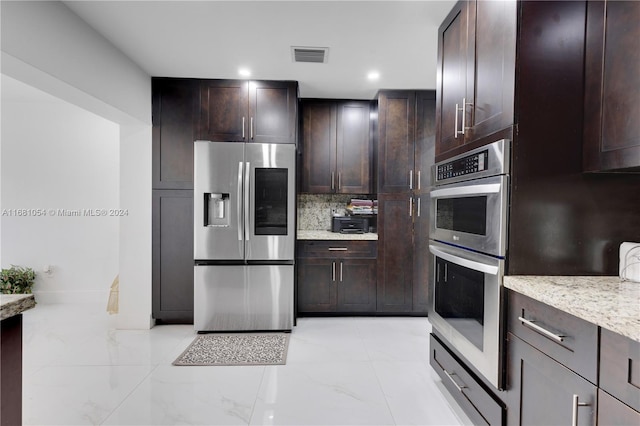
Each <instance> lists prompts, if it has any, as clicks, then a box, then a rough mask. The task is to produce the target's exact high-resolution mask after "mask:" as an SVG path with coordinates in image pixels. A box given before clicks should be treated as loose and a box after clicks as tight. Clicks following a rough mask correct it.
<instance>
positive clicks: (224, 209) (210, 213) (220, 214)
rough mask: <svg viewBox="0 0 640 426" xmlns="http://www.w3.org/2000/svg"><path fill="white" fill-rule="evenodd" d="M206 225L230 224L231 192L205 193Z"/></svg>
mask: <svg viewBox="0 0 640 426" xmlns="http://www.w3.org/2000/svg"><path fill="white" fill-rule="evenodd" d="M204 209H205V211H204V226H229V194H225V193H210V192H205V194H204Z"/></svg>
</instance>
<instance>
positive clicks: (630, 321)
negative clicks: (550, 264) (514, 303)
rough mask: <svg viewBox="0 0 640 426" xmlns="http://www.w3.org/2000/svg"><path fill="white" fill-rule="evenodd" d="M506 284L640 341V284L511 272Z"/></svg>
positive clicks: (529, 295) (604, 279) (506, 278)
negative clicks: (512, 273) (514, 273)
mask: <svg viewBox="0 0 640 426" xmlns="http://www.w3.org/2000/svg"><path fill="white" fill-rule="evenodd" d="M504 286H505V287H506V288H508V289H511V290H513V291H517V292H518V293H521V294H524V295H525V296H528V297H531V298H532V299H535V300H537V301H539V302H542V303H545V304H547V305H549V306H552V307H554V308H557V309H560V310H562V311H564V312H567V313H569V314H571V315H573V316H576V317H578V318H580V319H583V320H585V321H588V322H590V323H593V324H596V325H598V326H600V327H602V328H605V329H607V330H610V331H613V332H615V333H618V334H620V335H622V336H625V337H628V338H630V339H632V340H635V341H636V342H640V283H637V282H632V281H621V280H620V278H619V277H617V276H616V277H611V276H534V275H509V276H505V277H504Z"/></svg>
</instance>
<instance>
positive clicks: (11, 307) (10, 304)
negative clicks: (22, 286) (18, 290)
mask: <svg viewBox="0 0 640 426" xmlns="http://www.w3.org/2000/svg"><path fill="white" fill-rule="evenodd" d="M35 306H36V299H35V297H34V296H33V294H2V295H0V320H4V319H7V318H11V317H13V316H16V315H19V314H21V313H23V312H24V311H26V310H28V309H31V308H33V307H35Z"/></svg>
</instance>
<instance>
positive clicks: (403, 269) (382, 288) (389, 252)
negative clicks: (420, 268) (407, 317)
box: [377, 193, 415, 313]
mask: <svg viewBox="0 0 640 426" xmlns="http://www.w3.org/2000/svg"><path fill="white" fill-rule="evenodd" d="M414 202H415V200H414V198H413V196H412V194H410V193H400V194H378V253H379V254H380V256H379V257H378V295H377V311H378V312H384V313H409V312H411V311H412V310H413V218H412V215H413V214H414V213H413V203H414Z"/></svg>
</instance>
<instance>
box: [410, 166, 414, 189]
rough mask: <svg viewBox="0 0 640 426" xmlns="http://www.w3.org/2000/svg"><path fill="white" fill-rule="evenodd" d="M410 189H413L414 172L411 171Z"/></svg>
mask: <svg viewBox="0 0 640 426" xmlns="http://www.w3.org/2000/svg"><path fill="white" fill-rule="evenodd" d="M409 189H413V170H409Z"/></svg>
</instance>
